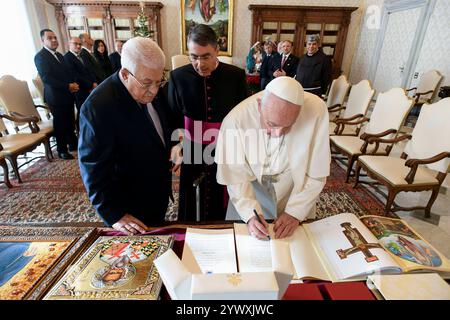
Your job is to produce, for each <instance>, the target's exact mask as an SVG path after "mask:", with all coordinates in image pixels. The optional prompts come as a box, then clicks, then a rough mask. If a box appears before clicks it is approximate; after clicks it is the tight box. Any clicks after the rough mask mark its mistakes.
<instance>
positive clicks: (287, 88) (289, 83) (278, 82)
mask: <svg viewBox="0 0 450 320" xmlns="http://www.w3.org/2000/svg"><path fill="white" fill-rule="evenodd" d="M266 90H267V91H269V92H270V93H272V94H274V95H276V96H277V97H278V98H281V99H283V100H286V101H289V102H291V103H293V104H296V105H299V106H302V105H303V95H304V94H303V87H302V85H301V84H300V83H299V82H298V81H297V80H295V79H294V78H291V77H285V76H283V77H278V78H275V79H273V80H272V81H270V82H269V84H268V85H267V87H266Z"/></svg>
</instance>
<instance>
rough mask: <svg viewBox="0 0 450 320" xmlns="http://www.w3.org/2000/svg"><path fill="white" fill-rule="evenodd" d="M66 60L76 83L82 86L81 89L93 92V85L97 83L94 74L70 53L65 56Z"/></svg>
mask: <svg viewBox="0 0 450 320" xmlns="http://www.w3.org/2000/svg"><path fill="white" fill-rule="evenodd" d="M64 60H66V63H67V65H68V66H69V68H70V71H71V72H72V75H73V77H74V78H75V81H76V82H77V83H78V84H79V85H80V89H83V90H87V91H89V90H91V89H92V85H93V84H94V82H95V75H94V73H93V72H91V71H90V70H89V69H88V68H86V66H85V65H84V64H83V63H81V61H80V60H78V59H77V57H75V55H74V54H73V53H72V52H70V51H68V52H67V53H66V54H65V55H64Z"/></svg>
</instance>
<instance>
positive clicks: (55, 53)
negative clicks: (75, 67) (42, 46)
mask: <svg viewBox="0 0 450 320" xmlns="http://www.w3.org/2000/svg"><path fill="white" fill-rule="evenodd" d="M53 55H54V56H55V58H56V60H58V62H59V63H61V62H62V61H61V59H60V58H59V57H58V52H56V51H55V52H54V53H53Z"/></svg>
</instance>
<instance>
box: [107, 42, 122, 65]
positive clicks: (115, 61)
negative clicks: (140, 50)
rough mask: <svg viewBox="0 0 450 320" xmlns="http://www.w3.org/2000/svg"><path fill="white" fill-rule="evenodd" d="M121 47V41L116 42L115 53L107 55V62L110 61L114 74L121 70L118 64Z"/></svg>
mask: <svg viewBox="0 0 450 320" xmlns="http://www.w3.org/2000/svg"><path fill="white" fill-rule="evenodd" d="M122 46H123V41H122V40H116V51H114V52H113V53H111V54H110V55H109V57H108V58H109V61H111V66H112V69H113V71H114V72H116V71H117V70H120V68H122V65H121V63H120V55H121V54H122Z"/></svg>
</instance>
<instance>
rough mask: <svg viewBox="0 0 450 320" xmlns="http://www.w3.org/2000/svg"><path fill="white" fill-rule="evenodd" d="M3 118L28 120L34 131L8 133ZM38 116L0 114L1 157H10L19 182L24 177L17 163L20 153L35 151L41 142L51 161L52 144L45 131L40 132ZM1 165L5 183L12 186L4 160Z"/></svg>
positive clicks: (18, 120)
mask: <svg viewBox="0 0 450 320" xmlns="http://www.w3.org/2000/svg"><path fill="white" fill-rule="evenodd" d="M3 118H5V119H8V120H10V121H17V122H27V123H28V125H29V127H30V128H31V132H32V133H16V134H8V130H7V128H6V126H5V124H4V122H3ZM37 121H38V118H37V117H36V116H31V117H20V116H17V115H15V116H10V115H5V114H0V159H8V161H9V162H10V163H11V166H12V168H13V171H14V174H15V175H16V177H17V180H18V181H19V183H22V179H21V177H20V174H19V166H18V164H17V157H18V156H19V155H23V154H26V153H27V152H31V151H33V150H34V149H35V148H36V147H37V146H38V145H40V144H41V143H43V144H44V146H45V150H46V152H45V154H46V158H47V160H48V161H51V159H50V155H49V150H50V145H49V142H48V139H47V137H46V136H45V134H43V133H39V127H38V126H37ZM0 165H1V166H2V167H3V170H4V181H5V184H6V185H7V186H8V187H9V188H11V187H12V185H11V183H10V182H9V178H8V168H7V166H6V163H4V160H3V161H2V160H0Z"/></svg>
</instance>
